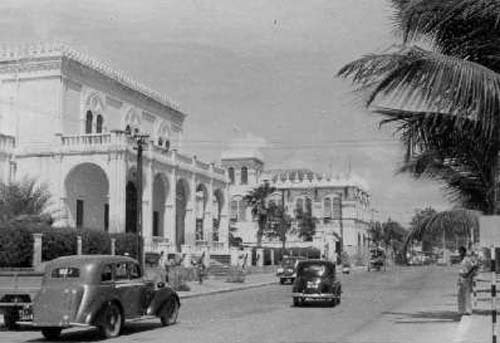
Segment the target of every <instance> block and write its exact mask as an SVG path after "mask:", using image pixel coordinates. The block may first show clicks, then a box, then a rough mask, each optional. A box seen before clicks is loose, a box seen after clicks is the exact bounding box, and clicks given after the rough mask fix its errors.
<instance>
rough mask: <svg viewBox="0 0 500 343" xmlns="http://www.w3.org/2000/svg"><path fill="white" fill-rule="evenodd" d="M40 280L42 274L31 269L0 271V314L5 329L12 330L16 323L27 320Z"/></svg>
mask: <svg viewBox="0 0 500 343" xmlns="http://www.w3.org/2000/svg"><path fill="white" fill-rule="evenodd" d="M42 278H43V272H37V271H35V270H33V269H23V270H2V271H0V313H2V314H3V319H4V325H5V326H6V327H7V329H9V330H14V329H15V328H16V327H17V324H16V322H17V321H19V320H23V319H26V318H29V316H30V314H29V312H30V311H28V309H29V308H30V307H31V304H32V302H33V299H34V298H35V296H36V294H37V293H38V291H39V290H40V288H41V285H42ZM26 316H27V317H26Z"/></svg>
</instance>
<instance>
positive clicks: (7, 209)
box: [0, 178, 53, 226]
mask: <svg viewBox="0 0 500 343" xmlns="http://www.w3.org/2000/svg"><path fill="white" fill-rule="evenodd" d="M49 201H50V193H49V191H48V189H47V186H46V185H43V184H42V185H38V184H37V182H36V181H35V180H34V179H29V178H25V179H23V180H21V181H19V182H11V183H3V182H2V183H0V224H1V225H2V226H3V225H8V224H10V223H13V222H39V223H40V222H41V223H49V224H51V223H52V221H53V219H52V214H53V213H49V212H48V211H47V207H48V205H49Z"/></svg>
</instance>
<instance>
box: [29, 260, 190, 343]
mask: <svg viewBox="0 0 500 343" xmlns="http://www.w3.org/2000/svg"><path fill="white" fill-rule="evenodd" d="M179 307H180V301H179V297H178V295H177V293H176V292H175V291H174V290H173V289H171V288H170V287H168V286H166V285H165V284H164V283H163V282H158V283H156V284H155V283H154V282H153V281H150V280H146V279H145V278H144V277H143V274H142V271H141V268H140V267H139V264H138V262H137V261H136V260H135V259H133V258H130V257H127V256H113V255H79V256H66V257H60V258H57V259H55V260H52V261H50V262H49V263H48V264H47V266H46V267H45V274H44V276H43V279H42V286H41V290H40V291H39V292H38V294H37V295H36V297H35V299H34V301H33V305H32V309H31V310H32V311H31V312H32V320H31V321H23V322H20V323H22V324H29V325H32V326H33V327H35V328H38V329H40V330H41V331H42V334H43V335H44V336H45V337H46V338H47V339H56V338H58V337H59V336H60V334H61V331H62V330H63V329H66V328H70V327H89V326H95V327H97V328H98V329H99V332H100V333H101V335H102V336H103V337H105V338H111V337H116V336H118V335H120V332H121V330H122V328H123V325H124V323H125V319H138V318H148V317H149V318H150V317H159V318H160V320H161V323H162V324H163V325H165V326H166V325H171V324H174V323H175V322H176V320H177V316H178V313H179Z"/></svg>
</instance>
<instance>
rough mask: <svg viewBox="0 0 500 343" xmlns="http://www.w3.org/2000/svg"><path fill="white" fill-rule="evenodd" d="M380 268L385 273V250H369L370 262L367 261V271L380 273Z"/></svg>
mask: <svg viewBox="0 0 500 343" xmlns="http://www.w3.org/2000/svg"><path fill="white" fill-rule="evenodd" d="M382 268H383V269H384V271H385V268H386V263H385V250H384V249H382V248H379V247H375V248H372V249H370V260H369V261H368V271H371V270H376V271H380V270H381V269H382Z"/></svg>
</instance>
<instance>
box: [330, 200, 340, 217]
mask: <svg viewBox="0 0 500 343" xmlns="http://www.w3.org/2000/svg"><path fill="white" fill-rule="evenodd" d="M341 206H342V201H341V200H340V198H334V199H333V200H332V208H333V210H332V218H334V219H340V214H341V213H342V208H341Z"/></svg>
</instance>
